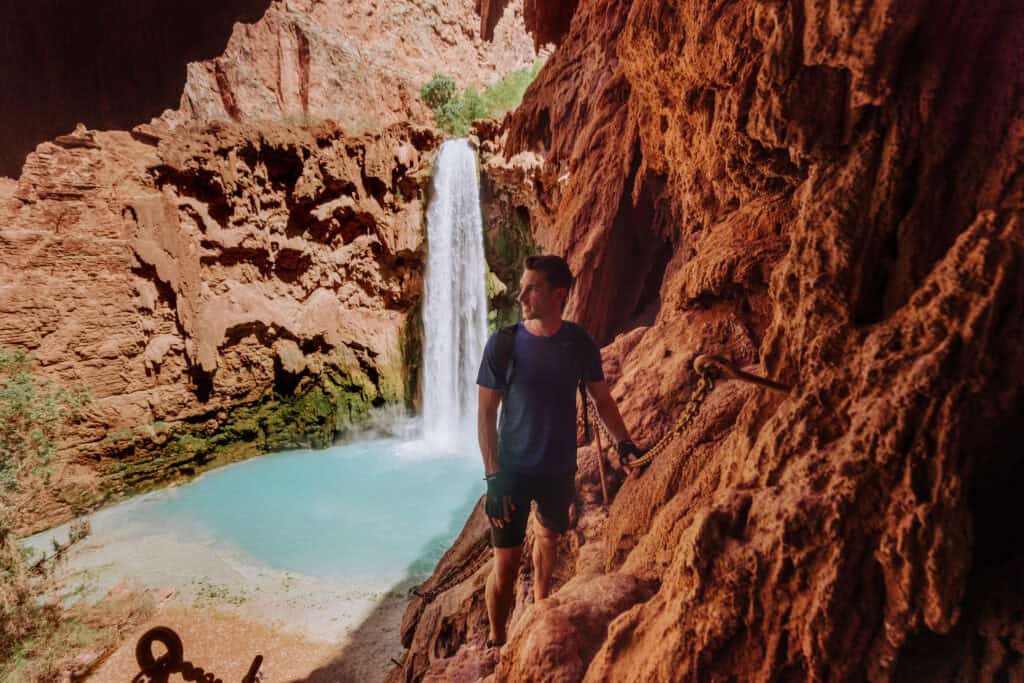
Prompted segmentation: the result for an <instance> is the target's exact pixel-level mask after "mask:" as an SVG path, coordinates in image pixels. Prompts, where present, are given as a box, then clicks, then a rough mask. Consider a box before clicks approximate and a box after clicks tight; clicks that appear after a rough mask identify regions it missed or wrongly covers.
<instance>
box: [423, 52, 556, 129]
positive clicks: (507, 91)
mask: <svg viewBox="0 0 1024 683" xmlns="http://www.w3.org/2000/svg"><path fill="white" fill-rule="evenodd" d="M542 66H544V61H543V60H537V61H536V62H534V64H533V66H532V67H530V68H528V69H517V70H516V71H512V72H511V73H508V74H506V75H505V76H504V77H503V78H502V79H501V80H499V81H498V82H497V83H495V84H494V85H491V86H489V87H487V88H486V89H485V90H484V91H483V93H480V92H478V91H477V90H476V89H475V88H472V87H470V88H466V89H465V90H463V91H462V92H461V93H459V92H458V86H457V85H456V83H455V80H454V79H452V77H451V76H446V75H444V74H434V77H433V78H431V79H430V81H428V82H427V83H426V84H425V85H424V86H423V87H422V88H421V89H420V97H422V98H423V101H424V102H425V103H426V105H427V106H428V107H430V109H431V111H433V112H434V120H435V121H436V122H437V125H438V127H440V128H441V129H442V130H444V131H445V132H446V133H448V134H449V135H455V136H458V137H461V136H464V135H466V134H467V133H468V132H469V127H470V126H471V125H473V122H474V121H477V120H479V119H485V118H498V117H500V116H504V114H505V113H506V112H508V111H510V110H512V109H515V108H516V107H518V106H519V103H520V102H522V100H523V93H525V92H526V89H527V88H528V87H529V85H530V83H532V82H533V79H534V78H536V77H537V74H538V73H539V72H540V69H541V67H542Z"/></svg>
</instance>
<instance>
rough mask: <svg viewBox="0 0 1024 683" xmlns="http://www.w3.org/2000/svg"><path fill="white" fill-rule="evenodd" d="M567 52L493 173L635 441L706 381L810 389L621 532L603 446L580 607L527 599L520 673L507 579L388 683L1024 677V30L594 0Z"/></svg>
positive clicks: (881, 1)
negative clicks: (557, 276)
mask: <svg viewBox="0 0 1024 683" xmlns="http://www.w3.org/2000/svg"><path fill="white" fill-rule="evenodd" d="M546 4H548V5H551V7H552V9H553V10H554V9H556V7H555V6H556V5H557V6H558V8H562V7H564V4H562V3H546ZM553 37H555V38H557V39H558V40H560V45H559V46H558V47H557V49H556V50H555V51H554V53H553V54H552V55H551V57H550V59H549V61H548V63H547V65H546V66H545V68H544V69H543V71H542V72H541V74H540V75H539V77H538V79H537V81H536V82H535V83H534V85H533V86H532V87H531V89H530V90H529V91H528V92H527V96H526V98H525V101H524V103H523V106H522V107H520V109H519V110H517V112H516V113H515V114H514V115H513V116H512V117H511V120H510V121H509V122H507V124H506V126H505V129H504V130H503V131H502V132H501V134H500V136H499V137H496V142H494V143H492V146H493V149H492V150H491V151H492V152H493V154H494V156H493V157H492V158H490V159H488V160H486V163H485V170H486V172H487V173H488V174H489V176H490V180H491V182H494V183H496V184H502V185H503V186H504V187H505V188H506V196H507V197H510V198H518V199H514V200H513V202H512V203H513V204H514V205H516V206H518V207H520V208H521V209H522V210H524V211H526V212H528V214H529V218H530V223H531V230H532V233H533V237H534V238H535V239H536V240H537V241H538V242H539V243H540V244H541V245H542V247H543V248H544V249H545V250H547V251H550V252H554V253H561V254H565V255H566V256H567V258H568V259H569V262H570V264H571V265H572V266H573V268H574V270H575V271H576V272H577V273H578V274H579V275H578V282H577V286H576V287H575V289H574V292H573V296H572V299H571V302H570V305H569V309H568V317H571V318H574V319H576V320H579V321H581V322H582V323H583V324H584V325H585V326H587V327H588V328H589V329H590V331H591V332H592V333H593V334H594V335H595V336H596V337H597V338H598V339H599V341H601V343H602V344H605V346H604V358H605V369H606V373H607V374H608V375H609V378H610V379H611V380H612V381H613V382H614V391H613V393H614V395H615V396H616V397H617V398H618V400H619V402H620V406H621V407H622V409H623V412H624V414H625V417H626V421H627V423H628V424H629V425H630V427H631V429H632V431H633V434H634V436H636V437H637V438H638V440H639V441H641V442H645V443H647V444H651V443H653V442H655V441H657V440H658V439H659V438H660V437H661V436H662V435H664V434H665V433H666V432H667V431H668V430H669V429H670V427H671V425H672V424H673V423H674V422H675V419H676V416H677V415H678V414H679V413H680V412H681V411H682V409H683V407H684V405H685V404H686V402H687V399H688V397H689V395H690V393H691V392H692V390H693V388H694V386H695V382H696V375H695V374H694V371H693V369H692V365H691V362H692V360H693V358H694V357H695V356H696V355H697V354H699V353H717V354H720V355H725V356H728V357H730V358H731V359H732V360H733V361H735V362H736V364H738V365H741V366H747V367H748V369H749V370H751V371H753V372H757V373H762V374H768V375H771V376H773V377H776V378H778V379H780V380H781V381H784V382H786V383H788V384H790V385H792V387H793V389H792V391H791V392H790V393H789V394H788V395H779V394H773V393H768V392H766V391H765V390H764V389H759V388H756V387H753V386H750V385H744V384H737V383H735V382H719V383H718V384H717V386H716V388H715V389H714V390H713V392H712V393H711V395H710V396H709V397H708V398H707V399H706V400H705V401H704V403H703V405H702V406H701V409H700V412H699V414H698V415H697V417H696V418H695V419H693V420H692V422H690V423H689V424H688V425H687V426H686V428H685V429H684V430H683V432H682V433H681V435H680V436H679V437H678V438H677V439H676V440H675V441H674V442H673V445H672V446H670V447H669V448H668V449H667V450H666V451H665V452H664V453H663V454H662V455H661V456H659V458H658V459H657V460H656V461H655V462H654V463H653V464H652V465H651V467H650V468H648V470H647V471H646V472H645V473H644V475H643V476H642V477H640V478H639V479H636V480H626V481H625V482H624V483H622V484H621V487H620V486H619V483H620V481H621V479H620V478H619V477H617V476H616V477H614V478H613V481H612V487H611V489H612V493H613V494H614V500H613V502H612V503H611V505H610V506H608V507H607V508H603V507H602V506H601V505H599V501H600V498H599V493H598V489H597V486H596V475H595V466H594V463H593V457H594V449H592V448H586V449H581V470H580V474H579V477H578V484H579V495H578V499H577V501H576V502H577V510H578V521H577V525H576V528H575V529H574V530H573V531H571V532H570V533H569V534H568V535H567V538H565V539H564V540H563V542H562V546H563V547H562V548H561V552H562V555H561V559H560V563H559V567H558V569H557V571H556V576H557V578H558V582H559V583H560V584H561V588H560V589H559V590H558V591H557V592H555V593H554V596H553V597H552V598H551V604H550V605H546V604H544V605H533V604H531V602H532V598H531V597H530V591H529V587H530V578H529V575H528V574H526V575H524V576H523V577H522V578H521V581H520V585H519V586H518V587H517V604H516V607H515V611H514V614H513V618H512V632H511V640H510V645H509V646H506V647H505V648H502V650H501V655H500V658H498V659H497V661H494V659H495V658H494V657H493V656H491V655H490V654H488V653H486V652H484V651H483V650H482V642H483V639H484V638H485V637H486V634H485V624H486V621H485V619H484V617H483V615H482V613H481V612H480V605H481V604H482V601H481V594H480V586H481V585H482V579H481V577H482V575H483V574H485V573H486V571H487V570H488V568H489V563H486V564H484V566H483V567H482V568H481V569H479V570H478V572H477V573H476V574H474V575H473V577H472V579H471V580H469V581H467V582H463V583H462V584H460V585H459V586H458V587H456V588H453V589H452V590H451V592H449V593H447V594H444V595H442V596H441V597H438V598H437V599H435V600H434V601H433V602H430V603H429V604H425V603H424V601H421V600H418V599H417V600H414V602H413V604H412V605H411V606H410V611H409V615H408V616H409V618H410V623H409V624H407V627H408V628H407V631H406V635H407V637H406V644H411V645H412V650H411V651H410V655H409V656H408V657H407V658H406V660H405V663H404V666H403V667H402V668H400V669H396V670H395V672H393V674H392V680H394V681H414V680H426V679H429V677H430V676H434V675H436V672H438V671H441V670H444V671H448V672H450V673H452V674H453V675H452V676H451V677H449V679H448V680H477V679H478V678H480V677H485V676H492V677H493V678H489V679H488V680H496V681H501V680H538V681H539V680H544V681H555V680H558V681H568V680H584V681H616V682H619V681H690V680H694V681H696V680H702V681H703V680H709V681H710V680H716V681H730V680H740V681H777V680H785V681H790V680H791V681H804V680H817V681H863V680H872V681H890V680H896V681H922V680H929V681H932V680H935V681H944V680H946V681H999V680H1021V679H1024V591H1022V590H1021V588H1022V586H1021V579H1020V577H1021V576H1024V537H1022V534H1021V532H1020V531H1019V530H1018V529H1017V528H1016V527H1017V526H1019V525H1017V524H1016V521H1015V520H1016V517H1017V516H1018V515H1017V512H1016V509H1015V505H1014V503H1013V502H1012V501H1014V500H1016V498H1017V491H1018V490H1019V489H1020V487H1021V486H1022V485H1024V467H1022V450H1021V443H1022V439H1024V432H1022V428H1021V426H1020V425H1021V421H1020V418H1021V416H1022V415H1024V391H1022V384H1024V345H1022V341H1024V339H1022V337H1024V310H1022V308H1024V304H1022V301H1024V263H1022V258H1024V226H1022V220H1024V211H1022V207H1024V203H1022V201H1024V181H1022V178H1024V154H1022V152H1024V72H1022V71H1021V69H1020V64H1021V63H1022V60H1024V7H1022V6H1021V5H1020V4H1019V3H1015V2H999V1H993V2H985V3H981V4H978V3H968V2H963V1H956V0H948V1H945V2H939V3H919V2H901V1H898V0H897V1H887V0H877V1H874V2H866V3H855V4H849V3H847V4H842V3H839V4H836V3H831V4H829V3H819V2H754V1H743V0H738V1H735V2H725V3H709V2H689V3H681V2H669V1H667V0H636V1H634V2H627V1H624V0H581V1H580V2H579V4H578V6H577V7H576V9H575V13H574V14H573V16H572V21H571V24H570V25H569V26H568V27H567V28H566V29H564V30H563V29H558V30H556V31H555V34H554V36H553ZM499 143H500V144H499ZM484 146H485V148H486V147H487V143H485V144H484ZM476 514H479V512H477V513H476ZM478 524H479V521H478V520H476V519H472V520H470V527H473V525H478ZM528 544H529V539H528ZM459 548H462V549H463V550H462V551H461V553H462V554H463V555H464V554H466V553H470V554H471V553H472V552H476V551H474V550H473V548H472V545H471V539H469V538H467V537H464V538H462V539H460V542H459V545H457V546H456V549H453V553H452V556H453V557H454V558H458V557H461V555H460V554H459V552H456V551H457V550H459ZM527 556H528V553H527ZM453 562H454V559H452V558H446V560H445V561H443V562H442V563H441V565H440V566H439V567H438V571H437V574H436V575H435V578H434V579H432V581H433V582H436V581H438V580H443V578H444V577H445V576H447V575H449V573H450V572H451V571H452V570H453V569H457V568H458V566H459V565H458V564H452V563H453ZM430 585H432V584H431V583H430V582H428V584H427V587H429V586H430ZM616 591H624V592H623V593H622V594H621V597H618V596H619V595H620V594H619V593H617V592H616ZM449 596H455V597H449ZM418 612H421V615H419V624H420V626H419V628H412V626H413V623H412V622H413V621H415V619H416V617H417V613H418ZM574 615H576V616H574ZM441 633H443V634H445V637H444V639H443V647H442V646H441V645H440V641H438V640H437V638H439V637H440V636H439V634H441ZM431 634H433V635H431ZM566 642H567V643H576V644H577V645H576V646H574V647H572V648H571V649H572V652H571V653H569V652H566V651H563V650H560V649H559V648H560V647H561V646H560V644H561V643H566ZM595 644H598V645H597V646H596V647H595V646H594V645H595ZM473 671H476V672H478V673H477V674H473V675H475V676H476V678H474V677H473V675H470V674H469V673H466V674H465V675H463V674H462V673H461V672H473Z"/></svg>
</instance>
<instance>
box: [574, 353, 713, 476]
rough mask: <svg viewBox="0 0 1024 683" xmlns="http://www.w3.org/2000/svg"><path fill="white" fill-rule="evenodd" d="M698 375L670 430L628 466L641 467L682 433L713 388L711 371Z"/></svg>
mask: <svg viewBox="0 0 1024 683" xmlns="http://www.w3.org/2000/svg"><path fill="white" fill-rule="evenodd" d="M698 375H699V377H698V379H697V386H695V387H694V389H693V391H692V392H691V393H690V399H689V401H687V403H686V406H685V407H684V408H683V411H682V412H681V413H680V414H679V419H677V420H676V423H675V426H673V427H672V431H670V432H669V433H668V434H666V435H665V436H663V437H662V438H661V440H660V441H658V443H656V444H655V445H654V446H652V447H651V448H650V449H649V450H648V451H647V453H645V454H644V455H643V456H642V457H640V458H637V459H636V460H632V461H630V462H629V463H628V465H629V466H630V467H641V466H643V465H646V464H647V463H649V462H650V461H651V460H653V459H654V458H655V457H657V456H658V454H659V453H661V452H662V451H663V450H665V449H666V448H667V447H668V445H669V444H670V443H672V440H673V439H675V438H676V437H677V436H678V435H679V434H680V433H682V431H683V430H684V429H685V428H686V425H687V424H688V423H689V422H690V420H692V419H693V418H694V417H696V416H697V413H698V412H700V407H701V404H702V403H704V399H705V398H707V396H708V394H710V393H711V390H712V389H714V388H715V382H714V379H713V377H712V374H711V372H709V371H707V370H705V369H703V368H701V369H700V370H699V371H698ZM587 400H588V401H590V406H591V408H592V409H593V410H594V413H595V414H596V413H597V406H596V405H595V404H594V399H593V398H591V397H589V396H588V397H587ZM596 422H597V426H598V428H599V429H600V430H601V432H602V433H603V434H604V435H605V436H606V437H607V438H608V443H609V447H610V448H613V447H614V444H615V439H613V438H612V435H611V434H609V433H608V430H607V428H605V426H604V423H603V422H602V421H601V419H600V417H598V419H597V420H596ZM602 456H603V454H601V453H599V454H598V457H602Z"/></svg>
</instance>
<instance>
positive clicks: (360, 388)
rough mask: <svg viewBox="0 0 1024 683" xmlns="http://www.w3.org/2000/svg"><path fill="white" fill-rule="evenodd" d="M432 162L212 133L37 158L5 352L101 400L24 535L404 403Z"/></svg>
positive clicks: (394, 139)
mask: <svg viewBox="0 0 1024 683" xmlns="http://www.w3.org/2000/svg"><path fill="white" fill-rule="evenodd" d="M137 138H138V139H137ZM437 143H438V140H437V139H436V138H435V137H434V134H433V132H431V131H430V130H429V129H421V128H415V127H410V126H408V125H399V126H396V127H393V128H389V129H385V130H384V131H382V132H379V133H374V134H367V135H365V136H363V137H355V138H353V137H347V136H345V135H344V134H343V133H342V132H341V131H340V130H339V129H338V128H337V127H336V126H334V125H323V126H320V127H316V128H313V129H300V128H286V127H278V126H272V125H264V126H262V127H260V128H258V129H257V128H253V127H250V126H246V125H243V124H234V123H213V124H209V125H206V126H194V127H181V128H178V129H177V130H176V131H174V132H171V131H169V130H167V129H166V128H165V129H160V128H156V127H149V126H146V127H143V128H140V129H139V131H137V132H136V133H135V137H133V136H132V135H131V134H129V133H121V132H111V133H103V132H94V131H88V130H85V129H84V128H83V129H80V130H78V131H76V133H75V134H73V135H70V136H63V137H61V138H58V139H57V140H56V141H55V142H54V143H46V144H43V145H40V147H39V149H38V150H37V151H36V152H35V153H33V154H32V155H30V156H29V159H28V162H27V163H26V166H25V172H24V173H23V175H22V177H21V179H20V180H19V181H18V182H17V183H7V184H5V185H4V186H3V192H4V194H3V196H2V202H0V225H2V226H3V228H2V230H0V253H2V255H3V257H2V264H3V265H2V267H0V344H2V345H4V346H23V347H27V348H28V349H29V350H30V351H31V352H32V353H33V355H34V357H35V358H36V360H37V361H38V363H39V366H40V370H41V371H42V372H44V373H45V374H47V375H49V376H51V377H55V378H57V379H59V380H60V381H61V382H62V383H64V384H66V385H71V384H84V385H86V386H87V387H89V389H90V390H91V392H92V394H93V397H94V399H95V401H94V403H93V404H92V405H91V406H90V407H89V409H88V412H87V414H86V417H85V420H84V422H83V423H82V424H80V425H77V426H76V428H75V430H74V433H73V434H72V435H70V438H69V440H68V442H67V443H66V444H65V446H66V449H67V452H68V454H69V455H73V459H72V460H70V461H68V462H67V464H66V466H65V468H64V469H63V470H62V471H60V472H58V473H57V476H56V477H55V481H56V482H57V485H56V486H55V489H54V491H53V492H52V493H53V495H52V496H46V495H43V496H35V497H34V498H33V500H32V503H31V504H30V505H29V504H27V505H26V506H24V507H23V509H22V513H23V514H24V518H23V520H31V523H32V524H33V525H35V526H38V525H41V524H43V523H45V522H46V521H53V519H54V518H60V517H62V516H65V515H67V514H70V512H73V511H75V510H80V509H84V508H86V507H88V506H90V505H92V504H95V503H96V502H98V501H99V500H101V499H102V498H103V497H105V496H109V495H112V494H117V493H119V492H122V491H124V490H129V489H136V488H138V487H140V486H148V485H152V484H154V483H157V482H160V481H165V480H168V479H173V478H176V477H180V476H182V475H189V474H193V473H195V472H196V471H197V470H199V469H201V468H203V467H206V466H209V465H210V464H213V463H214V462H224V461H226V460H232V459H237V458H240V457H246V456H249V455H254V454H256V453H259V452H265V451H266V450H269V449H272V448H281V447H286V446H289V445H300V444H314V445H325V444H327V443H329V442H330V441H331V440H332V439H333V438H334V437H335V436H336V435H337V434H338V433H339V432H340V431H342V430H344V429H345V428H346V427H347V426H349V425H350V424H352V423H353V422H354V421H357V420H359V419H361V418H363V417H365V415H366V414H367V412H368V411H369V409H370V408H371V407H373V406H378V405H382V404H384V403H385V402H389V403H401V402H402V401H404V400H405V399H406V398H407V397H408V396H407V386H406V384H407V380H408V376H407V374H406V371H405V360H404V357H403V356H404V355H405V354H406V352H408V353H409V355H410V356H411V357H412V358H413V359H414V358H415V357H416V352H415V350H411V351H410V349H414V348H415V338H416V334H415V332H414V328H415V325H410V324H409V323H410V317H409V314H410V312H411V311H412V310H413V307H414V305H415V303H416V301H418V298H419V296H420V294H421V288H422V275H421V274H422V263H421V261H422V257H423V253H422V247H423V239H424V231H423V228H422V224H421V220H422V212H423V203H422V192H421V190H422V189H423V187H424V186H425V184H426V182H428V180H429V166H430V161H431V159H432V153H433V150H434V148H435V146H436V145H437ZM410 344H412V346H410ZM410 365H412V366H415V362H413V363H411V364H410ZM26 523H27V522H26Z"/></svg>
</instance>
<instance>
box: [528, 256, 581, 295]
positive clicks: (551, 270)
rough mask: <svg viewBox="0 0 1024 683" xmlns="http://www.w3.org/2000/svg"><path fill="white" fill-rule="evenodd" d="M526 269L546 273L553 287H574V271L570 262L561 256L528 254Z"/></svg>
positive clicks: (549, 283)
mask: <svg viewBox="0 0 1024 683" xmlns="http://www.w3.org/2000/svg"><path fill="white" fill-rule="evenodd" d="M526 269H527V270H536V271H539V272H541V273H544V279H545V280H547V282H548V285H550V286H551V289H562V288H565V289H572V282H573V277H572V271H571V270H569V264H568V263H566V262H565V259H564V258H562V257H561V256H555V255H553V254H545V255H544V256H527V257H526Z"/></svg>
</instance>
